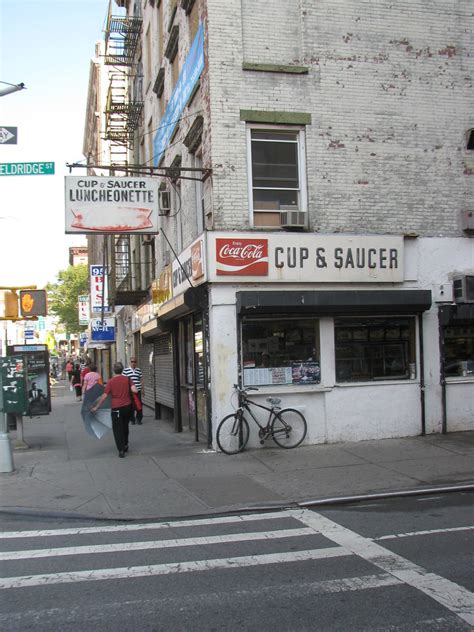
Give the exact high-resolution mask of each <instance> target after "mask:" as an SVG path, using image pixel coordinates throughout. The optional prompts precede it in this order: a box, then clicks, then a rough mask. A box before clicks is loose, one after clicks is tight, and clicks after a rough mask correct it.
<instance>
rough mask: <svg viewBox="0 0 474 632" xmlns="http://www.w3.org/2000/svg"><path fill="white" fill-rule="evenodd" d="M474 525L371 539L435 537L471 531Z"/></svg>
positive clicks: (409, 532) (375, 540) (395, 534)
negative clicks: (440, 534) (442, 534)
mask: <svg viewBox="0 0 474 632" xmlns="http://www.w3.org/2000/svg"><path fill="white" fill-rule="evenodd" d="M472 529H474V525H470V526H468V527H446V528H445V529H429V530H427V531H408V532H407V533H393V534H391V535H381V536H379V537H378V538H373V540H374V542H378V541H379V540H395V539H397V538H411V537H414V536H417V535H435V534H439V533H456V532H457V531H471V530H472Z"/></svg>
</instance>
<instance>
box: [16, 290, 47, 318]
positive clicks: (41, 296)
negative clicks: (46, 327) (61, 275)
mask: <svg viewBox="0 0 474 632" xmlns="http://www.w3.org/2000/svg"><path fill="white" fill-rule="evenodd" d="M20 312H21V315H22V316H25V317H28V316H46V315H47V313H48V301H47V298H46V290H20Z"/></svg>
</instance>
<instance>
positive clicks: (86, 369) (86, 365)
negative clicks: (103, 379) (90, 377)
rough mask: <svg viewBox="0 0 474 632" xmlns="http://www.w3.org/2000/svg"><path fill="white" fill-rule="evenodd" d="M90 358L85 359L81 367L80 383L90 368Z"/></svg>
mask: <svg viewBox="0 0 474 632" xmlns="http://www.w3.org/2000/svg"><path fill="white" fill-rule="evenodd" d="M90 363H91V361H90V360H87V361H86V363H85V365H84V366H83V367H81V384H83V383H84V378H85V376H86V375H87V374H88V373H89V372H90V370H91V368H90Z"/></svg>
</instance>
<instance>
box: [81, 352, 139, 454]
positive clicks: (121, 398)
mask: <svg viewBox="0 0 474 632" xmlns="http://www.w3.org/2000/svg"><path fill="white" fill-rule="evenodd" d="M114 374H115V375H114V377H113V378H112V379H111V380H109V381H108V382H107V384H106V386H105V390H104V392H103V394H102V395H101V396H100V397H99V399H98V400H97V401H96V402H95V404H94V405H93V406H92V408H91V412H95V411H96V410H97V409H98V408H99V406H100V405H101V404H102V402H104V401H105V400H106V399H107V395H109V394H110V395H111V396H112V411H111V415H112V430H113V433H114V439H115V445H116V446H117V450H118V453H119V457H120V458H121V459H122V458H123V457H124V456H125V452H128V422H129V420H130V415H131V414H132V397H131V392H130V381H129V379H128V378H126V377H125V376H124V375H123V364H122V363H121V362H116V363H115V364H114Z"/></svg>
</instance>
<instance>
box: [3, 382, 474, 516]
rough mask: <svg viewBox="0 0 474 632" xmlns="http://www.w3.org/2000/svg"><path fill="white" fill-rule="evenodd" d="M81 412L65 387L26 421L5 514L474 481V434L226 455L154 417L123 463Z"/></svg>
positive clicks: (244, 504) (172, 512)
mask: <svg viewBox="0 0 474 632" xmlns="http://www.w3.org/2000/svg"><path fill="white" fill-rule="evenodd" d="M80 407H81V404H79V403H76V402H75V401H74V397H73V394H72V393H70V392H69V391H68V390H67V389H66V388H65V387H64V386H62V385H60V386H56V387H53V412H52V413H51V415H49V417H36V418H33V419H29V418H25V419H24V438H25V441H26V442H27V443H28V444H29V446H30V449H28V450H21V451H20V450H15V451H14V455H13V458H14V465H15V471H14V472H13V473H11V474H0V495H1V499H2V503H1V505H2V510H3V511H6V512H20V513H37V514H39V515H41V514H47V515H49V514H53V515H57V514H58V513H59V514H64V515H74V516H89V517H96V518H126V519H137V518H138V519H146V518H157V519H164V518H168V517H170V518H171V517H182V516H196V515H203V514H213V513H216V514H217V513H224V512H227V511H238V510H244V509H249V508H262V507H280V506H281V507H285V506H289V505H294V504H296V503H307V502H311V501H318V500H323V499H330V498H334V497H342V496H352V495H359V494H360V495H362V494H372V493H381V492H391V491H397V492H398V491H403V490H417V489H424V488H430V487H437V486H450V485H468V484H473V483H474V475H473V463H474V458H473V457H474V432H464V433H453V434H449V435H429V436H427V437H413V438H408V439H386V440H381V441H363V442H359V443H340V444H333V445H316V446H302V447H299V448H296V449H295V450H282V449H280V448H278V447H275V448H273V447H272V443H271V441H268V442H267V445H266V447H265V448H263V449H255V450H248V451H246V452H244V453H242V454H238V455H235V456H227V455H225V454H221V453H216V452H213V451H209V450H207V446H206V445H205V444H201V443H195V442H194V440H193V437H192V436H191V435H190V434H189V433H180V434H176V433H174V432H173V431H172V428H171V424H170V423H169V422H165V421H156V420H155V419H154V418H153V417H152V415H151V411H145V417H144V420H143V425H142V426H131V427H130V452H129V453H128V455H127V456H126V458H125V459H119V458H118V456H117V450H116V448H115V444H114V441H113V436H112V433H109V434H108V435H107V436H106V437H104V438H103V439H102V440H100V441H98V440H96V439H94V438H92V437H90V436H89V435H87V434H86V432H85V430H84V427H83V423H82V418H81V415H80ZM10 434H11V438H12V443H14V439H15V433H14V432H13V433H10Z"/></svg>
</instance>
